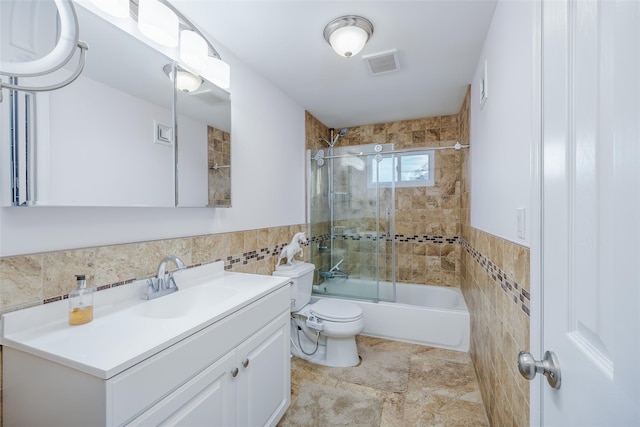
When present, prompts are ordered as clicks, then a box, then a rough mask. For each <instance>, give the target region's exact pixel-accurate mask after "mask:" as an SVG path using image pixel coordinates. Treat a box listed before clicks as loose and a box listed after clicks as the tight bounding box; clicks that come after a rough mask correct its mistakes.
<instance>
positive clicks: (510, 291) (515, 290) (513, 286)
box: [460, 238, 531, 317]
mask: <svg viewBox="0 0 640 427" xmlns="http://www.w3.org/2000/svg"><path fill="white" fill-rule="evenodd" d="M460 244H461V245H462V247H463V248H464V250H466V251H467V253H468V254H469V255H471V256H472V257H473V259H474V260H475V261H476V262H477V263H478V264H480V267H482V269H483V270H484V272H485V273H487V274H488V275H489V277H491V278H492V279H493V281H494V282H495V283H496V284H497V285H498V286H500V288H501V289H502V290H503V291H504V292H505V293H506V294H507V295H509V299H511V301H513V303H514V304H515V305H516V306H518V307H519V308H520V309H521V310H522V311H524V313H525V314H526V315H527V317H530V316H531V314H530V307H531V294H530V293H529V291H527V290H526V289H524V288H523V287H522V286H521V285H519V284H518V283H516V281H515V280H514V279H513V278H512V277H509V276H508V275H507V273H505V272H504V271H502V270H501V269H500V268H499V267H498V266H497V265H496V264H494V263H493V262H492V261H491V260H490V259H488V258H487V257H486V256H484V255H483V254H481V253H480V252H479V251H478V250H477V249H476V248H474V247H473V246H471V244H470V243H469V242H467V240H466V239H463V238H460Z"/></svg>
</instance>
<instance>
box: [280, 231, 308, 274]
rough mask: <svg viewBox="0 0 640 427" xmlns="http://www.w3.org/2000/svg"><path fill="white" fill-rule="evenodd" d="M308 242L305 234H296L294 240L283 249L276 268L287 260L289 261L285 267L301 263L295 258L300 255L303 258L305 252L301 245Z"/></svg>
mask: <svg viewBox="0 0 640 427" xmlns="http://www.w3.org/2000/svg"><path fill="white" fill-rule="evenodd" d="M306 241H307V238H306V237H305V235H304V232H300V233H296V234H295V235H294V236H293V239H291V242H290V243H289V244H288V245H286V246H285V247H284V248H282V252H280V256H279V257H278V261H277V262H276V266H278V265H280V262H281V261H282V260H283V259H285V258H286V259H287V262H286V263H285V265H293V264H295V263H296V262H299V261H296V260H295V256H296V254H298V253H300V256H301V257H302V255H303V252H302V246H301V245H302V244H304V243H306Z"/></svg>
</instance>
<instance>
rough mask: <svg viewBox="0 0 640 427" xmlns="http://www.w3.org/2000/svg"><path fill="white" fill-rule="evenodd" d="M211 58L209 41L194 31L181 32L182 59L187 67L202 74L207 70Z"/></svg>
mask: <svg viewBox="0 0 640 427" xmlns="http://www.w3.org/2000/svg"><path fill="white" fill-rule="evenodd" d="M207 56H209V46H207V41H206V40H205V39H204V37H202V36H201V35H200V34H198V33H196V32H195V31H192V30H182V31H180V59H181V60H182V62H184V63H185V65H186V66H188V67H190V68H193V69H194V70H196V71H198V72H200V71H202V70H203V69H204V68H205V63H206V58H207Z"/></svg>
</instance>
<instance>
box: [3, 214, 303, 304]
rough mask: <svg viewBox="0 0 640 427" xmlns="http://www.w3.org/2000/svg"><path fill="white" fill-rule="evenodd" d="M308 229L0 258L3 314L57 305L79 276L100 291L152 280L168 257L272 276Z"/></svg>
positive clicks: (266, 230) (296, 227)
mask: <svg viewBox="0 0 640 427" xmlns="http://www.w3.org/2000/svg"><path fill="white" fill-rule="evenodd" d="M305 230H306V225H305V224H299V225H292V226H285V227H273V228H264V229H259V230H245V231H238V232H232V233H220V234H211V235H204V236H195V237H183V238H177V239H168V240H157V241H150V242H139V243H127V244H122V245H111V246H101V247H94V248H83V249H73V250H66V251H57V252H47V253H39V254H29V255H20V256H12V257H4V258H0V312H8V311H13V310H17V309H20V308H24V307H29V306H33V305H38V304H42V303H47V302H51V301H56V300H59V299H62V298H64V297H65V296H66V295H67V294H68V293H69V292H71V291H72V290H73V289H75V286H76V283H75V275H76V274H84V275H86V277H87V285H88V286H89V287H92V288H97V289H98V290H101V289H106V288H109V287H112V286H120V285H123V284H126V283H130V282H132V281H134V280H137V279H142V278H146V277H150V276H154V275H155V274H156V271H157V267H158V263H159V262H160V260H161V259H162V258H163V257H165V256H166V255H176V256H178V257H180V258H181V259H182V260H183V261H184V262H185V264H187V266H197V265H201V264H206V263H210V262H214V261H219V260H222V261H224V265H225V269H226V270H229V271H234V272H242V273H258V274H271V273H272V272H273V269H274V268H275V262H276V260H277V257H278V255H279V254H280V250H281V249H282V247H283V246H284V245H286V244H288V243H289V242H290V240H291V238H292V237H293V235H294V234H295V233H297V232H299V231H305Z"/></svg>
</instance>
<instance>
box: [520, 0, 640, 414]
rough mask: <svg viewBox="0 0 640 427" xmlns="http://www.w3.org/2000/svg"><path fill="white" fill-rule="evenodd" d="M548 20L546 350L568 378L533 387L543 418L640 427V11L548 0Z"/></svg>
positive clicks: (618, 4)
mask: <svg viewBox="0 0 640 427" xmlns="http://www.w3.org/2000/svg"><path fill="white" fill-rule="evenodd" d="M542 16H543V21H542V35H543V40H542V58H543V61H542V64H543V71H542V89H543V90H542V118H543V120H542V123H543V126H542V159H543V162H542V164H543V166H542V293H543V295H542V304H543V325H542V333H543V340H542V341H543V350H548V351H553V352H554V353H555V354H556V355H557V358H558V360H559V365H560V369H561V375H562V378H561V384H560V388H559V389H553V388H551V387H550V386H549V385H547V383H546V381H545V378H544V377H541V379H538V378H537V379H536V381H544V383H543V384H542V385H541V388H540V389H541V390H542V398H541V411H542V413H541V416H540V420H541V422H542V423H543V424H544V425H545V426H587V425H598V426H637V425H640V1H637V0H631V1H614V0H607V1H585V0H569V1H567V0H550V1H544V2H543V4H542ZM535 356H538V357H540V356H541V355H540V354H539V355H535ZM534 398H537V397H534V396H532V399H534Z"/></svg>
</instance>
